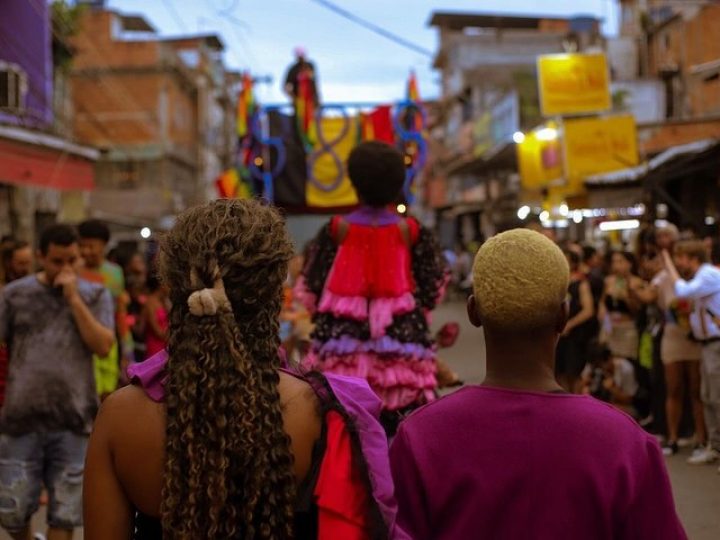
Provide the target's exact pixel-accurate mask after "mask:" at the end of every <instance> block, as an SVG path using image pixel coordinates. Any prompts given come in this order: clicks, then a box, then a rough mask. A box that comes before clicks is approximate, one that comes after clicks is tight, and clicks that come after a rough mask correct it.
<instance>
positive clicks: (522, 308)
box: [0, 143, 720, 540]
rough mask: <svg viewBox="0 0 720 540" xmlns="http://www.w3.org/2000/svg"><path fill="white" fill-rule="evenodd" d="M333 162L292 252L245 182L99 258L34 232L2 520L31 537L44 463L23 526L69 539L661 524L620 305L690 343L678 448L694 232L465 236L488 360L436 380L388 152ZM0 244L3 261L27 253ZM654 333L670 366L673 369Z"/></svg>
mask: <svg viewBox="0 0 720 540" xmlns="http://www.w3.org/2000/svg"><path fill="white" fill-rule="evenodd" d="M348 173H349V176H350V180H351V182H352V184H353V186H354V188H355V189H356V191H357V193H358V198H359V200H360V201H361V207H360V208H359V209H357V210H356V211H354V212H352V213H350V214H348V215H346V216H337V217H334V218H332V219H331V220H330V221H329V222H328V223H327V225H325V226H324V227H323V228H322V229H321V231H320V232H319V233H318V235H317V237H316V238H315V240H314V241H312V242H311V243H310V244H309V245H308V246H307V248H306V249H305V250H304V252H303V254H302V255H298V254H296V253H295V250H294V249H293V246H292V244H291V241H290V237H289V234H288V231H287V229H286V226H285V222H284V219H283V217H282V216H281V214H280V213H279V212H278V211H277V210H276V209H274V208H272V207H271V206H269V205H266V204H263V203H262V202H259V201H255V200H219V201H215V202H212V203H208V204H205V205H201V206H198V207H196V208H193V209H190V210H188V211H186V212H184V213H183V214H182V215H180V216H179V217H178V219H177V222H176V224H175V225H174V226H173V228H172V230H170V231H169V232H168V233H167V234H166V235H164V237H163V239H162V242H161V246H160V252H159V254H158V257H157V258H156V260H155V261H153V265H152V267H153V268H157V271H155V270H151V271H148V266H147V261H146V260H145V259H144V258H143V257H142V256H137V255H133V256H131V257H125V258H123V259H122V260H120V259H119V258H118V259H117V260H118V262H120V263H121V265H120V266H117V262H116V263H111V262H110V261H109V260H108V257H106V254H105V252H106V250H107V248H108V245H109V240H110V235H109V231H108V230H107V227H105V226H104V225H103V224H101V223H99V222H97V221H91V222H88V223H84V224H81V225H80V226H79V227H77V228H73V227H69V226H66V225H57V226H54V227H51V228H49V229H48V230H47V231H45V232H44V233H43V234H42V236H41V238H40V243H39V252H38V253H39V255H38V260H37V266H38V270H39V271H38V273H36V274H32V273H28V275H26V276H25V277H21V278H20V279H16V280H15V281H12V282H11V283H8V284H7V285H5V286H4V288H3V290H2V294H1V295H0V341H1V342H4V343H6V345H7V352H8V353H7V354H8V357H9V362H8V366H9V376H8V379H7V388H6V400H5V404H4V406H3V408H2V411H0V525H2V527H3V528H5V530H7V531H8V532H9V533H10V534H11V535H12V536H13V538H14V539H17V540H20V539H22V540H28V539H31V538H33V536H32V531H31V530H30V518H31V516H32V515H33V514H34V512H35V511H36V510H37V508H38V503H39V501H40V499H41V491H42V490H43V488H44V489H46V490H47V497H48V526H49V530H48V536H47V538H48V540H60V539H70V538H71V537H72V534H73V529H74V528H75V527H76V526H79V525H80V524H81V522H82V514H83V513H84V527H85V529H84V533H85V538H86V539H88V540H99V539H102V540H116V539H117V540H121V539H122V540H127V539H128V538H133V539H137V540H150V539H160V538H166V539H167V538H175V539H181V540H195V539H198V538H207V539H228V538H247V539H250V538H267V539H270V538H273V539H276V538H278V539H279V538H302V539H315V538H317V539H337V538H343V539H345V538H347V539H358V540H360V539H378V540H379V539H397V540H408V539H417V540H422V539H428V540H429V539H433V540H434V539H461V538H462V539H464V538H475V537H478V536H487V537H488V538H527V537H532V538H539V539H544V538H553V539H556V538H589V539H594V538H597V539H598V540H599V539H608V538H618V539H628V540H629V539H636V538H657V539H661V540H662V539H667V540H675V539H684V538H686V535H685V532H684V530H683V527H682V524H681V523H680V520H679V519H678V517H677V513H676V511H675V507H674V503H673V498H672V491H671V489H670V484H669V479H668V475H667V471H666V467H665V463H664V459H663V452H662V450H661V448H660V446H659V444H658V442H657V440H656V438H655V437H654V436H652V435H650V434H649V433H648V432H647V431H646V430H645V429H643V428H642V427H641V425H640V423H639V421H641V420H647V419H648V418H649V417H650V416H652V415H651V412H652V407H651V406H650V405H648V404H649V403H651V402H652V395H653V391H654V389H653V388H652V385H651V383H652V380H653V379H652V377H651V376H649V375H647V374H646V375H643V371H642V370H643V369H646V366H645V363H644V360H643V355H647V352H646V351H645V352H644V349H643V347H644V345H643V344H644V343H647V328H650V327H651V318H650V317H647V316H646V317H645V318H642V317H641V313H642V312H643V311H644V310H645V311H647V306H650V305H652V304H654V303H658V304H659V303H661V300H660V295H661V294H662V295H664V296H662V302H668V303H669V305H670V306H671V308H670V311H673V310H674V311H673V312H677V313H686V312H687V313H686V316H687V320H688V321H689V324H690V326H691V327H692V330H693V332H694V334H695V339H697V340H700V341H701V343H700V345H697V346H695V348H694V349H693V351H695V352H697V350H700V354H701V356H702V357H703V364H702V365H703V369H702V370H699V371H700V374H701V375H702V376H701V377H698V378H697V379H696V380H695V379H693V378H692V376H691V377H690V380H691V386H692V388H695V386H693V384H692V380H695V382H696V383H697V384H702V387H703V390H704V391H705V393H704V394H703V397H704V398H705V401H704V404H705V409H704V410H701V409H700V408H699V407H695V410H696V412H697V413H699V414H701V415H702V413H703V412H704V413H705V417H704V422H705V424H703V425H707V427H708V430H709V433H710V435H709V437H705V438H704V437H703V433H704V432H703V431H702V430H701V429H700V427H699V426H696V428H695V432H696V438H697V442H698V444H699V445H700V446H701V447H702V448H700V447H699V448H698V451H697V452H696V454H694V455H693V458H694V459H695V461H697V462H699V461H700V456H701V455H702V456H705V461H708V462H709V461H712V460H711V459H710V458H709V457H708V456H710V457H712V456H713V455H714V454H713V452H714V451H713V450H712V448H711V447H710V446H708V445H709V444H711V443H715V442H716V441H715V439H714V437H716V436H717V434H718V432H717V427H718V426H717V424H712V422H713V421H714V420H717V414H718V411H720V407H719V406H718V405H720V404H718V403H717V401H713V400H714V399H715V398H716V397H717V393H716V392H717V388H716V387H715V386H714V384H715V381H716V380H717V379H716V378H715V379H713V377H717V372H718V368H717V367H716V366H717V363H713V362H715V356H714V355H715V352H716V351H718V352H719V353H720V345H719V344H718V342H717V341H716V339H718V338H720V327H719V326H718V323H720V321H718V322H717V323H716V321H715V315H714V314H715V313H717V314H720V296H717V297H716V296H714V295H716V294H717V295H720V279H718V277H717V276H720V271H715V270H713V269H712V268H711V267H710V266H709V265H706V264H702V263H703V262H704V260H705V259H704V257H705V255H704V252H703V253H700V252H699V251H697V250H696V244H694V243H689V244H685V243H680V244H678V245H677V246H676V247H675V251H674V253H675V254H676V257H675V262H673V261H672V260H671V258H670V256H669V255H667V252H666V251H663V250H660V251H658V256H659V262H658V261H655V262H656V263H657V264H658V266H659V263H662V267H663V268H664V269H665V272H666V273H665V274H663V275H660V276H657V277H656V279H654V280H653V282H652V284H649V283H647V281H646V280H643V279H641V277H640V276H637V275H635V274H634V273H633V260H632V257H630V256H629V255H627V254H625V253H617V254H613V255H612V256H611V257H609V259H608V260H609V264H608V265H607V266H605V265H604V264H603V263H602V260H601V259H602V258H601V257H599V256H598V254H597V253H596V252H594V251H593V250H591V249H590V248H586V249H583V248H582V247H580V246H576V245H566V246H564V248H565V251H564V252H563V251H562V250H561V249H560V248H559V247H558V246H557V245H555V244H554V243H553V242H551V241H550V240H549V239H548V238H546V237H545V236H543V235H542V234H539V233H537V232H534V231H530V230H527V229H517V230H513V231H509V232H506V233H502V234H500V235H497V236H495V237H493V238H491V239H489V240H488V241H487V242H485V243H484V244H483V246H482V247H480V249H479V251H478V252H477V254H476V256H475V257H474V260H473V261H472V263H471V267H470V268H471V271H470V281H469V285H470V293H471V294H470V298H469V300H468V306H467V314H468V318H469V321H470V322H471V323H472V325H473V326H475V327H478V328H482V329H483V331H484V335H485V348H486V357H487V378H486V380H485V382H484V383H483V384H482V385H480V386H466V387H465V388H463V389H460V390H458V391H457V392H455V393H453V394H451V395H450V396H447V397H444V398H441V399H438V392H437V389H438V386H439V384H438V378H439V376H440V373H441V370H442V363H441V362H440V361H439V359H438V344H436V343H435V340H434V339H433V336H432V335H431V333H430V314H431V312H432V310H433V308H434V307H436V305H437V304H438V302H440V301H441V300H442V297H443V293H444V291H445V288H446V286H447V285H448V283H449V281H450V279H451V275H450V274H451V272H450V271H449V268H448V264H447V261H446V259H445V257H444V256H443V253H442V250H441V249H440V247H439V245H438V244H437V242H436V240H435V238H434V236H433V234H432V232H431V231H430V230H429V229H427V228H425V227H423V226H422V225H421V224H420V223H419V222H418V221H417V220H415V219H414V218H412V217H405V216H402V215H399V214H398V213H397V212H395V211H394V210H393V207H394V206H395V205H394V204H393V203H395V201H397V198H398V197H399V195H400V193H401V191H402V187H403V184H404V180H405V165H404V161H403V157H402V155H401V154H400V153H399V152H398V151H397V150H395V149H394V148H393V147H391V146H389V145H385V144H382V143H362V144H360V145H358V146H357V147H356V148H355V149H354V150H353V152H352V153H351V156H350V158H349V162H348ZM388 208H390V209H388ZM658 242H660V235H658ZM25 247H27V246H25ZM671 247H672V246H669V245H668V246H666V247H665V248H664V249H670V248H671ZM8 249H9V248H8ZM19 249H22V248H19ZM24 255H27V252H26V253H24ZM31 255H32V253H31ZM6 259H7V260H9V261H13V260H15V261H16V262H18V261H20V262H18V264H11V265H6V264H5V260H6ZM2 260H3V269H4V270H5V275H6V277H7V276H15V275H16V273H17V268H22V267H25V268H28V270H26V272H30V271H31V270H32V267H33V264H32V262H31V263H30V264H29V265H26V266H23V263H22V260H23V256H22V255H20V256H17V257H14V255H13V254H12V253H11V254H9V255H8V256H7V257H6V256H5V255H3V258H2ZM716 273H717V274H716ZM663 280H668V283H670V287H669V289H668V286H667V285H665V284H664V283H665V282H664V281H663ZM716 284H717V285H718V288H717V290H716V289H715V285H716ZM666 289H667V290H669V291H670V292H669V293H668V291H667V290H666ZM670 293H673V294H674V295H675V296H674V297H673V299H670V297H669V296H668V294H670ZM655 295H657V297H656V296H655ZM674 298H678V299H682V302H689V301H691V300H692V299H695V298H697V299H699V300H697V301H694V303H692V307H691V308H688V309H685V308H680V307H678V306H680V304H682V302H681V301H679V300H678V301H675V300H674ZM663 305H665V304H663ZM682 305H685V304H682ZM696 308H697V309H696ZM676 322H677V324H678V325H679V326H680V327H681V328H682V325H683V324H684V322H682V320H678V321H676ZM667 324H668V323H667V321H666V322H665V326H667ZM479 332H480V331H479V330H478V334H477V337H475V338H476V339H479V335H480V334H479ZM446 334H447V335H446ZM453 334H454V336H455V337H456V335H457V330H456V329H455V330H453V329H452V328H450V327H448V328H446V331H444V332H441V333H440V337H441V338H442V339H441V340H440V341H441V342H442V343H444V344H447V343H448V342H452V339H453ZM653 335H654V334H653ZM667 335H670V336H672V334H667ZM683 338H685V336H684V334H683ZM655 339H656V340H657V339H659V338H655ZM663 339H664V338H663ZM651 341H652V340H651ZM140 343H142V346H139V345H140ZM691 343H692V342H691ZM693 345H695V344H694V343H693ZM678 355H679V356H678ZM678 355H675V356H673V358H675V359H676V360H677V361H678V362H683V363H682V364H679V365H680V366H681V367H679V368H677V369H672V370H668V387H671V386H672V379H671V377H672V373H674V374H675V375H678V377H677V378H678V379H679V380H683V379H682V374H683V373H686V372H687V373H691V372H692V373H697V371H694V370H695V368H697V365H698V361H697V359H694V358H691V357H689V356H687V355H686V354H685V353H682V354H680V353H678ZM650 356H652V351H651V353H650ZM686 356H687V357H686ZM706 361H707V362H706ZM693 362H695V363H694V364H693ZM651 364H652V362H651ZM651 367H652V365H651V366H650V368H651ZM648 371H650V372H651V371H652V370H651V369H649V370H648ZM671 372H672V373H671ZM648 381H650V382H648ZM125 383H127V384H125ZM118 386H122V388H120V389H119V390H116V388H117V387H118ZM583 394H592V396H595V397H597V398H600V399H595V397H591V396H589V395H583ZM671 394H672V396H673V397H675V394H673V393H672V392H670V391H669V392H668V396H669V397H670V395H671ZM101 401H102V406H101V407H100V408H99V409H98V407H99V404H100V402H101ZM603 401H608V402H610V403H603ZM673 403H674V405H673V407H675V408H674V409H672V410H673V411H674V413H673V414H675V416H672V414H670V411H671V408H672V407H671V405H670V401H668V416H669V417H672V418H673V419H677V420H678V422H677V423H678V425H680V422H679V418H680V417H681V415H680V414H679V413H678V410H679V404H678V403H677V402H673ZM680 403H681V402H680ZM633 416H634V417H635V419H633ZM91 432H92V435H90V433H91ZM673 437H676V439H673ZM673 443H679V435H675V432H671V433H670V436H669V437H668V448H669V449H671V450H672V449H673V448H674V447H673ZM702 445H705V446H702ZM83 461H84V462H85V464H84V467H83ZM83 484H84V486H83ZM81 486H83V487H82V488H81ZM81 507H82V510H81Z"/></svg>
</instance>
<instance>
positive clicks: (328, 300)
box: [318, 289, 415, 338]
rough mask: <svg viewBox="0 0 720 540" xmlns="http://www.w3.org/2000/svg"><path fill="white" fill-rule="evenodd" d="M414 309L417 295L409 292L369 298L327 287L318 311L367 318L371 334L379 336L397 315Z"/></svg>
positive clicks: (340, 315)
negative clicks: (346, 294) (340, 294)
mask: <svg viewBox="0 0 720 540" xmlns="http://www.w3.org/2000/svg"><path fill="white" fill-rule="evenodd" d="M368 305H369V306H368ZM413 309H415V297H414V296H413V295H412V293H409V292H407V293H404V294H403V295H402V296H398V297H396V298H371V299H369V300H368V299H367V298H365V297H364V296H339V295H337V294H335V293H333V292H332V291H329V290H328V289H325V291H324V292H323V294H322V298H321V299H320V306H319V308H318V311H320V312H321V313H332V314H333V315H336V316H338V317H346V318H348V319H355V320H357V321H365V320H367V321H369V323H370V334H371V336H372V337H373V338H379V337H382V336H384V335H385V329H386V328H387V327H388V326H390V325H391V324H392V321H393V317H394V316H395V315H402V314H404V313H409V312H411V311H412V310H413Z"/></svg>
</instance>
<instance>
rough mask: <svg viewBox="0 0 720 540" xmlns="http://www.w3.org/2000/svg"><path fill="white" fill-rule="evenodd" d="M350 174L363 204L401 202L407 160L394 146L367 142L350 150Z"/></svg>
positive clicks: (384, 204)
mask: <svg viewBox="0 0 720 540" xmlns="http://www.w3.org/2000/svg"><path fill="white" fill-rule="evenodd" d="M347 170H348V176H350V182H352V185H353V187H354V188H355V191H356V192H357V194H358V198H359V199H360V201H361V202H362V203H363V204H367V205H369V206H375V207H382V206H386V205H389V204H392V203H394V202H398V198H399V196H400V192H401V191H402V188H403V184H404V183H405V160H404V159H403V156H402V154H401V153H400V151H399V150H397V149H396V148H395V147H393V146H390V145H389V144H387V143H384V142H379V141H370V142H364V143H360V144H359V145H357V146H356V147H355V148H354V149H353V151H352V152H351V153H350V157H349V158H348V162H347Z"/></svg>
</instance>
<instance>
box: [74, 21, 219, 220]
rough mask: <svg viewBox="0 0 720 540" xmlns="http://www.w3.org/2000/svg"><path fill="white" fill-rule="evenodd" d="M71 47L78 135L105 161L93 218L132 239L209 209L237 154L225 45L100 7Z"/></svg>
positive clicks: (92, 205) (101, 164)
mask: <svg viewBox="0 0 720 540" xmlns="http://www.w3.org/2000/svg"><path fill="white" fill-rule="evenodd" d="M73 46H74V47H75V49H76V54H75V58H74V61H73V65H72V71H71V74H70V81H71V86H72V95H73V104H74V131H75V133H76V135H77V137H78V138H79V139H80V140H81V141H83V142H85V143H88V144H93V145H95V146H97V147H98V148H99V149H100V154H101V157H100V159H99V160H98V166H97V184H98V189H97V190H95V192H94V193H93V195H92V198H91V201H90V213H91V214H92V215H93V216H94V217H97V218H101V219H105V220H107V221H108V222H110V223H111V224H114V225H115V226H116V229H118V230H122V228H125V229H126V230H127V231H128V233H131V232H132V231H135V232H136V231H138V230H139V229H140V228H141V227H150V228H157V227H161V228H162V227H165V226H167V225H168V224H169V223H170V222H171V221H172V217H173V216H174V215H175V214H177V212H180V211H182V210H184V209H185V208H187V207H189V206H192V205H194V204H197V203H200V202H203V201H205V200H207V198H208V196H209V193H210V192H211V191H210V188H211V186H212V182H213V181H214V179H215V178H216V177H217V175H218V174H219V173H220V171H222V170H223V167H224V166H226V164H227V163H228V162H229V160H230V158H231V156H230V151H231V148H232V140H231V139H230V133H231V130H229V129H228V122H229V121H231V119H232V118H233V105H232V100H231V99H230V98H231V95H230V89H229V88H228V86H227V85H226V84H225V83H226V73H225V68H224V66H223V63H222V58H221V54H222V51H223V44H222V42H221V41H220V39H219V38H218V37H217V36H215V35H193V36H183V37H179V38H162V37H160V36H158V35H157V34H156V32H155V30H154V28H153V27H152V26H151V25H150V24H149V23H148V21H146V20H145V19H144V18H142V17H140V16H129V15H124V14H121V13H118V12H115V11H112V10H107V9H103V8H93V9H88V10H87V11H86V13H85V14H84V15H83V18H82V20H81V25H80V31H79V32H78V34H77V35H76V36H75V38H74V39H73Z"/></svg>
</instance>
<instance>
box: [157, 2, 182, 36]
mask: <svg viewBox="0 0 720 540" xmlns="http://www.w3.org/2000/svg"><path fill="white" fill-rule="evenodd" d="M163 4H164V5H165V9H167V11H168V13H170V15H171V16H172V18H173V19H175V22H176V23H177V25H178V26H179V27H180V30H182V31H183V32H185V33H186V34H187V32H188V27H187V25H186V24H185V21H183V20H182V17H181V16H180V14H179V13H178V11H177V9H175V5H174V4H173V3H172V0H163Z"/></svg>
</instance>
